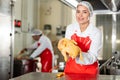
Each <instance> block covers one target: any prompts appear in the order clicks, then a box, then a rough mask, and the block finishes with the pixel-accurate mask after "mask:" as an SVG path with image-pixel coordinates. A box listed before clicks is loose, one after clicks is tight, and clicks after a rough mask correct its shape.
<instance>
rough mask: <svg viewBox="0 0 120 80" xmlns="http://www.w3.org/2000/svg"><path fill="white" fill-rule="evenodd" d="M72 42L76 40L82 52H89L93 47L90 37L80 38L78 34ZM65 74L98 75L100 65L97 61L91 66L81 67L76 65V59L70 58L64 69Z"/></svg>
mask: <svg viewBox="0 0 120 80" xmlns="http://www.w3.org/2000/svg"><path fill="white" fill-rule="evenodd" d="M71 39H72V40H75V41H76V42H77V44H78V46H79V47H80V48H81V50H82V52H87V51H88V50H89V48H90V45H91V40H90V38H89V36H88V37H79V36H77V35H76V34H74V35H72V37H71ZM64 72H65V73H79V74H97V73H98V63H97V61H96V62H95V63H93V64H91V65H80V64H76V62H75V59H72V58H69V59H68V61H67V62H66V66H65V69H64Z"/></svg>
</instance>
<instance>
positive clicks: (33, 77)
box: [10, 72, 120, 80]
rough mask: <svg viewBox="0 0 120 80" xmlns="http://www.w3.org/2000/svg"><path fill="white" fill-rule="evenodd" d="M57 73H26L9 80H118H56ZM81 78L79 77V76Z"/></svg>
mask: <svg viewBox="0 0 120 80" xmlns="http://www.w3.org/2000/svg"><path fill="white" fill-rule="evenodd" d="M57 74H58V73H40V72H32V73H28V74H25V75H22V76H19V77H16V78H13V79H10V80H119V79H120V75H99V76H98V77H97V78H96V79H90V78H87V77H88V76H85V78H84V79H83V77H78V76H77V77H78V78H77V77H76V74H75V75H72V77H73V78H71V77H69V76H68V75H64V76H62V77H59V78H56V75H57ZM80 76H81V75H80Z"/></svg>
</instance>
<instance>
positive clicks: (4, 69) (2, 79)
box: [0, 0, 12, 80]
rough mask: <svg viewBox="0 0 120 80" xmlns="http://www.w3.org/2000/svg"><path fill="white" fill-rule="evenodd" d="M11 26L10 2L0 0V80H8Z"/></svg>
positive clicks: (8, 0)
mask: <svg viewBox="0 0 120 80" xmlns="http://www.w3.org/2000/svg"><path fill="white" fill-rule="evenodd" d="M11 24H12V23H11V7H10V0H0V80H8V79H9V77H10V74H11V72H10V68H11V66H10V55H11V52H10V51H11V41H12V40H11V36H10V33H11Z"/></svg>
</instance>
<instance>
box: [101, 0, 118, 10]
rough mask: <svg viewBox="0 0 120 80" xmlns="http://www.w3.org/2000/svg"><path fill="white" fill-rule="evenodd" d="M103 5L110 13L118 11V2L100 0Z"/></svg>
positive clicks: (114, 0) (116, 0) (115, 0)
mask: <svg viewBox="0 0 120 80" xmlns="http://www.w3.org/2000/svg"><path fill="white" fill-rule="evenodd" d="M101 1H102V2H103V4H104V5H105V6H106V7H107V8H108V9H110V10H111V11H119V9H120V0H101Z"/></svg>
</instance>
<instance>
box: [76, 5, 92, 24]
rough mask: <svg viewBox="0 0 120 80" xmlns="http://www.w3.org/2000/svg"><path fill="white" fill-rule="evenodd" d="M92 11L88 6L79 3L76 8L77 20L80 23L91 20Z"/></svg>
mask: <svg viewBox="0 0 120 80" xmlns="http://www.w3.org/2000/svg"><path fill="white" fill-rule="evenodd" d="M89 18H90V13H89V10H88V8H87V7H85V6H83V5H79V6H78V7H77V10H76V20H77V21H78V23H79V24H85V23H88V22H89Z"/></svg>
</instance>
